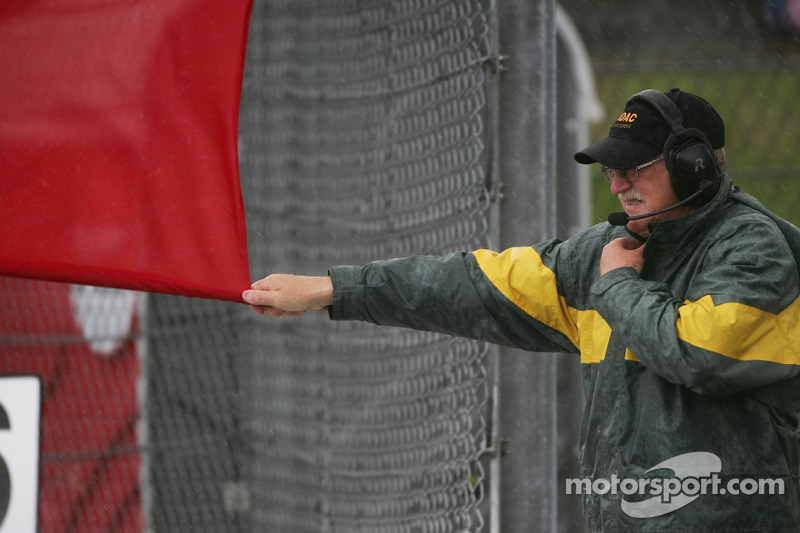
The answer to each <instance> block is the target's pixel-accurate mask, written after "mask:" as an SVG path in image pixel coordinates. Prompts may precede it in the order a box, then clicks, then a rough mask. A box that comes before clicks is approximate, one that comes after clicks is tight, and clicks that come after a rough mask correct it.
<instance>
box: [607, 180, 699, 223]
mask: <svg viewBox="0 0 800 533" xmlns="http://www.w3.org/2000/svg"><path fill="white" fill-rule="evenodd" d="M711 185H712V183H711V182H710V181H709V180H703V181H702V182H701V183H700V188H699V189H698V190H697V191H695V192H694V193H692V194H690V195H689V196H687V197H686V198H684V199H683V200H681V201H680V202H678V203H677V204H675V205H671V206H669V207H666V208H664V209H659V210H658V211H653V212H651V213H645V214H644V215H636V216H635V217H632V216H628V213H625V212H622V211H620V212H618V213H611V214H610V215H608V223H609V224H611V225H612V226H624V225H625V224H627V223H628V222H629V221H631V220H639V219H642V218H649V217H653V216H656V215H660V214H661V213H666V212H667V211H672V210H673V209H677V208H679V207H680V206H682V205H685V204H688V203H689V202H691V201H692V200H694V199H695V198H697V197H698V196H700V195H701V194H703V192H704V191H705V190H706V189H708V188H709V187H711Z"/></svg>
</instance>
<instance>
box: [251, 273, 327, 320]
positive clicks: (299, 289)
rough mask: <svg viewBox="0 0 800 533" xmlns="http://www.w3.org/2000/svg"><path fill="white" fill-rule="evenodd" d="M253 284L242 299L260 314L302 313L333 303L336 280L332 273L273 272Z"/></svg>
mask: <svg viewBox="0 0 800 533" xmlns="http://www.w3.org/2000/svg"><path fill="white" fill-rule="evenodd" d="M252 287H253V288H252V290H249V291H244V292H243V293H242V299H243V300H244V301H245V302H246V303H248V304H250V307H252V308H253V310H254V311H255V312H256V313H258V314H259V315H263V314H264V313H266V314H268V315H269V316H273V317H279V316H301V315H304V314H305V312H306V311H322V310H324V309H325V308H327V307H328V306H329V305H331V304H333V283H332V282H331V278H330V277H328V276H319V277H315V276H292V275H289V274H272V275H270V276H267V277H266V278H264V279H262V280H260V281H256V282H255V283H253V286H252Z"/></svg>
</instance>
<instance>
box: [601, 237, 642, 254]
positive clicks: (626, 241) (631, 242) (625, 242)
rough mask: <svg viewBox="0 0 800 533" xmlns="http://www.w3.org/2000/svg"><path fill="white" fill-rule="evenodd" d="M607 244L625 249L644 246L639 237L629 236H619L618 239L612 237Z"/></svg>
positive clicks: (636, 248) (635, 248)
mask: <svg viewBox="0 0 800 533" xmlns="http://www.w3.org/2000/svg"><path fill="white" fill-rule="evenodd" d="M608 244H609V245H615V246H619V247H621V248H623V249H625V250H638V249H639V248H642V247H643V246H644V243H643V242H642V241H640V240H639V239H633V238H631V237H620V238H619V239H614V240H613V241H611V242H610V243H608ZM643 251H644V250H643Z"/></svg>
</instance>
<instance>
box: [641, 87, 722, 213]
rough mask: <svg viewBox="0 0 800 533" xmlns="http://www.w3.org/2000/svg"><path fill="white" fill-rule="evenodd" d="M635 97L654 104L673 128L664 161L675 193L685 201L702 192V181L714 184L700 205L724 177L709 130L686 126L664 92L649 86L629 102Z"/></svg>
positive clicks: (706, 191) (707, 189) (701, 199)
mask: <svg viewBox="0 0 800 533" xmlns="http://www.w3.org/2000/svg"><path fill="white" fill-rule="evenodd" d="M634 99H636V100H644V101H645V102H647V103H648V104H650V105H651V106H653V107H654V108H655V109H656V111H658V112H659V114H660V115H661V116H662V117H663V118H664V120H665V121H666V122H667V124H668V125H669V127H670V129H671V130H672V133H671V134H670V136H669V137H668V138H667V141H666V142H665V143H664V163H665V164H666V167H667V171H668V172H669V176H670V179H671V180H672V185H673V187H674V189H675V194H676V195H677V196H678V198H679V199H681V200H683V199H684V198H688V197H689V196H691V195H692V194H694V193H695V192H697V191H699V190H700V184H701V183H704V182H706V181H708V182H710V183H711V186H710V187H707V188H706V190H705V192H704V194H702V195H700V196H699V198H698V200H697V203H698V204H703V203H705V202H707V201H708V200H709V199H710V198H711V196H713V195H714V193H716V191H717V189H718V188H719V184H720V176H719V171H718V169H717V160H716V158H715V157H714V149H713V148H712V147H711V143H710V142H709V141H708V138H707V137H706V135H705V133H703V132H702V131H701V130H699V129H697V128H686V127H684V125H683V116H682V115H681V112H680V110H679V109H678V107H677V106H676V105H675V103H674V102H673V101H672V100H670V99H669V98H668V97H667V96H666V95H665V94H663V93H660V92H658V91H656V90H653V89H647V90H644V91H642V92H640V93H637V94H635V95H633V96H631V97H630V99H628V102H630V101H631V100H634Z"/></svg>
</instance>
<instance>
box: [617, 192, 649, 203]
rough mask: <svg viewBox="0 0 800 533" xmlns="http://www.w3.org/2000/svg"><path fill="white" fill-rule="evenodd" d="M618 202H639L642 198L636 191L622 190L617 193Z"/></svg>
mask: <svg viewBox="0 0 800 533" xmlns="http://www.w3.org/2000/svg"><path fill="white" fill-rule="evenodd" d="M617 198H619V201H620V202H623V203H624V202H641V201H642V200H643V198H642V196H641V195H640V194H639V193H637V192H636V191H630V190H629V191H624V192H621V193H619V194H618V195H617Z"/></svg>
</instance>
